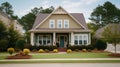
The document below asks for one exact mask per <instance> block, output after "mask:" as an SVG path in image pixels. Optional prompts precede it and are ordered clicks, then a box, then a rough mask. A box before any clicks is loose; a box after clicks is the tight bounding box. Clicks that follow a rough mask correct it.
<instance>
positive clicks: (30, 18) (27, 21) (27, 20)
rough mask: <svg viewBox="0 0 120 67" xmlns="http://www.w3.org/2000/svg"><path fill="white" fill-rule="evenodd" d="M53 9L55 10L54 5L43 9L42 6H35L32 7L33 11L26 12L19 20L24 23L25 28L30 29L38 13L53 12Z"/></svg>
mask: <svg viewBox="0 0 120 67" xmlns="http://www.w3.org/2000/svg"><path fill="white" fill-rule="evenodd" d="M53 10H54V7H53V6H51V7H49V8H46V9H43V7H40V8H37V7H35V8H33V9H31V11H30V12H29V13H28V14H26V15H25V16H23V17H22V18H21V19H20V20H19V21H20V24H22V25H23V26H24V29H25V30H26V31H28V30H30V29H31V28H32V26H33V23H34V21H35V18H36V15H37V14H39V13H51V12H52V11H53Z"/></svg>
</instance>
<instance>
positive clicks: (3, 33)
mask: <svg viewBox="0 0 120 67" xmlns="http://www.w3.org/2000/svg"><path fill="white" fill-rule="evenodd" d="M5 38H7V28H6V26H5V25H4V23H3V22H2V21H0V40H1V39H5Z"/></svg>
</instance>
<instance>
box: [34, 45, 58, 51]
mask: <svg viewBox="0 0 120 67" xmlns="http://www.w3.org/2000/svg"><path fill="white" fill-rule="evenodd" d="M36 48H37V50H39V49H43V50H45V49H48V50H50V51H52V50H54V49H57V46H39V47H36Z"/></svg>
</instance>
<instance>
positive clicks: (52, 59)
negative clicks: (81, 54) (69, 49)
mask: <svg viewBox="0 0 120 67" xmlns="http://www.w3.org/2000/svg"><path fill="white" fill-rule="evenodd" d="M50 60H52V61H55V60H120V58H54V59H3V60H0V61H50Z"/></svg>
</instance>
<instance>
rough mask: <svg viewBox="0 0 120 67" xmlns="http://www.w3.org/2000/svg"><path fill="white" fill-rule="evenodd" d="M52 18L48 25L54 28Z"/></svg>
mask: <svg viewBox="0 0 120 67" xmlns="http://www.w3.org/2000/svg"><path fill="white" fill-rule="evenodd" d="M54 22H55V21H54V20H50V23H49V25H50V28H54Z"/></svg>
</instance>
